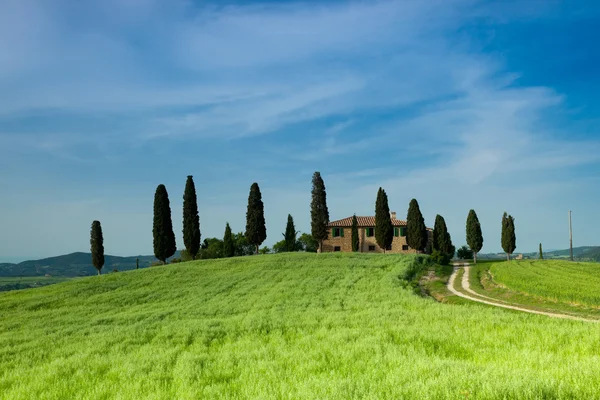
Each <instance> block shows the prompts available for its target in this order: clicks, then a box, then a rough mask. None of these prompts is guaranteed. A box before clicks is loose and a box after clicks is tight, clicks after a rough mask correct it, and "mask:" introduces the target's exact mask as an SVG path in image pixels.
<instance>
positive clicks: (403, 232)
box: [400, 227, 406, 237]
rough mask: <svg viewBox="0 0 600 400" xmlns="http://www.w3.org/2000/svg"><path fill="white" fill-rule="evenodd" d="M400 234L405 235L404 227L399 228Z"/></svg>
mask: <svg viewBox="0 0 600 400" xmlns="http://www.w3.org/2000/svg"><path fill="white" fill-rule="evenodd" d="M400 236H402V237H405V236H406V227H402V228H400Z"/></svg>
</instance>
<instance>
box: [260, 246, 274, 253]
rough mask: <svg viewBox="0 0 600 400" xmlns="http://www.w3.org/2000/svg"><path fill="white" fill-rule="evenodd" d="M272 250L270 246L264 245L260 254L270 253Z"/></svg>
mask: <svg viewBox="0 0 600 400" xmlns="http://www.w3.org/2000/svg"><path fill="white" fill-rule="evenodd" d="M270 252H271V249H270V248H269V247H268V246H263V247H261V248H260V250H259V253H260V254H269V253H270Z"/></svg>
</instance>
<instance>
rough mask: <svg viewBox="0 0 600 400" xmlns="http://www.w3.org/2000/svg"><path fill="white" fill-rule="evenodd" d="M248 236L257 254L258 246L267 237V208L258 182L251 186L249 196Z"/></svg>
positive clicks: (247, 214) (247, 213)
mask: <svg viewBox="0 0 600 400" xmlns="http://www.w3.org/2000/svg"><path fill="white" fill-rule="evenodd" d="M246 238H247V239H248V242H249V243H250V244H252V245H254V246H255V247H256V254H258V248H259V246H260V245H261V243H262V242H264V241H265V239H266V238H267V227H266V226H265V210H264V205H263V202H262V195H261V194H260V188H259V187H258V183H256V182H254V183H253V184H252V186H251V187H250V195H249V196H248V211H247V212H246Z"/></svg>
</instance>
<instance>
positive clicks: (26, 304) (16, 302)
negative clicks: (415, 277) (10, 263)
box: [0, 254, 600, 399]
mask: <svg viewBox="0 0 600 400" xmlns="http://www.w3.org/2000/svg"><path fill="white" fill-rule="evenodd" d="M419 260H420V258H418V257H411V256H401V255H383V254H382V255H365V254H319V255H318V254H288V255H285V254H283V255H266V256H252V257H242V258H233V259H221V260H206V261H198V262H194V263H184V264H178V265H169V266H165V267H153V268H149V269H144V270H134V271H130V272H120V273H115V274H108V275H103V276H101V277H89V278H80V279H76V280H72V281H68V282H64V283H60V284H56V285H52V286H47V287H43V288H38V289H31V290H22V291H14V292H6V293H1V294H0V398H2V399H32V398H36V399H70V398H78V399H79V398H81V399H83V398H85V399H88V398H89V399H113V398H116V399H146V398H149V399H200V398H201V399H222V398H225V399H228V398H229V399H329V398H331V399H350V398H352V399H356V398H369V399H377V398H379V399H390V398H406V399H416V398H419V399H441V398H450V399H464V398H469V399H473V398H482V399H553V398H564V399H571V398H586V399H588V398H598V396H599V395H598V393H600V380H599V379H598V376H600V326H599V325H598V324H590V323H584V322H577V321H567V320H558V319H550V318H547V317H543V316H536V315H530V314H525V313H516V312H507V311H504V310H501V309H496V308H493V307H485V306H480V305H477V304H464V305H451V304H440V303H437V302H435V301H434V300H432V299H430V298H423V297H419V296H418V295H415V294H414V290H413V288H412V286H411V285H409V284H408V282H406V281H405V280H404V279H405V278H406V277H407V275H411V274H410V273H409V272H410V271H415V270H417V269H419V268H418V267H419V262H420V261H419Z"/></svg>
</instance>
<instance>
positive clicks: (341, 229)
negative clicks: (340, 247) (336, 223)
mask: <svg viewBox="0 0 600 400" xmlns="http://www.w3.org/2000/svg"><path fill="white" fill-rule="evenodd" d="M340 236H341V237H344V228H340Z"/></svg>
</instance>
